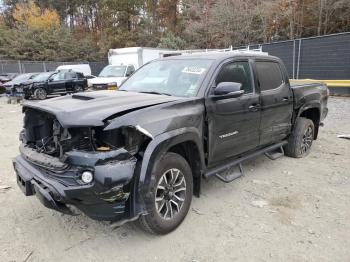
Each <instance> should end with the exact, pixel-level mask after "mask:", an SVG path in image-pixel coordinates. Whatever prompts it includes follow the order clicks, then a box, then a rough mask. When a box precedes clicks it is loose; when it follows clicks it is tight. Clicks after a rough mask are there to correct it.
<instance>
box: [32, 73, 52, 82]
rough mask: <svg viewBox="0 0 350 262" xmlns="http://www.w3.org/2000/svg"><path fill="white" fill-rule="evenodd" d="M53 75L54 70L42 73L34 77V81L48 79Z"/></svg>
mask: <svg viewBox="0 0 350 262" xmlns="http://www.w3.org/2000/svg"><path fill="white" fill-rule="evenodd" d="M51 75H52V72H45V73H40V74H38V75H37V76H36V77H34V78H33V81H34V82H41V81H46V80H47V79H48V78H49V77H50V76H51Z"/></svg>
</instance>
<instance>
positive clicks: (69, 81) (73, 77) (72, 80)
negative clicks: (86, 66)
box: [64, 72, 77, 92]
mask: <svg viewBox="0 0 350 262" xmlns="http://www.w3.org/2000/svg"><path fill="white" fill-rule="evenodd" d="M64 79H65V80H66V91H67V92H73V91H74V86H75V84H76V82H77V74H76V73H75V72H65V73H64Z"/></svg>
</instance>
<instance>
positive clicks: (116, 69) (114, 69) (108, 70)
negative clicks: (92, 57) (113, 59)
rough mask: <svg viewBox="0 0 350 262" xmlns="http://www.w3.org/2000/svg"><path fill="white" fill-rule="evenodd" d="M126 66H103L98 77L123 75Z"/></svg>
mask: <svg viewBox="0 0 350 262" xmlns="http://www.w3.org/2000/svg"><path fill="white" fill-rule="evenodd" d="M125 69H126V66H112V65H110V66H106V67H105V68H103V70H102V71H101V73H100V74H99V76H100V77H123V76H124V75H125Z"/></svg>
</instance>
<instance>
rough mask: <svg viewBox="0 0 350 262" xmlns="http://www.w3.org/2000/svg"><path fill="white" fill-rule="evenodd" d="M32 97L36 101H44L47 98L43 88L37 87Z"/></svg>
mask: <svg viewBox="0 0 350 262" xmlns="http://www.w3.org/2000/svg"><path fill="white" fill-rule="evenodd" d="M34 97H35V98H36V99H39V100H44V99H46V97H47V92H46V90H45V89H44V88H41V87H39V88H37V89H35V91H34Z"/></svg>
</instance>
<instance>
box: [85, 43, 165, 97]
mask: <svg viewBox="0 0 350 262" xmlns="http://www.w3.org/2000/svg"><path fill="white" fill-rule="evenodd" d="M165 52H169V49H157V48H148V47H126V48H118V49H110V50H109V52H108V63H109V65H108V66H106V67H105V68H103V69H102V71H101V73H100V74H99V76H98V77H96V78H93V79H89V80H88V85H89V87H90V88H92V89H94V90H105V89H117V88H118V86H120V85H121V83H122V82H123V81H124V80H125V79H127V78H128V77H129V76H130V75H131V74H132V73H134V71H135V70H137V69H138V68H139V67H141V66H142V65H144V64H146V63H147V62H149V61H152V60H154V59H157V58H161V57H162V54H163V53H165Z"/></svg>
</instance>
